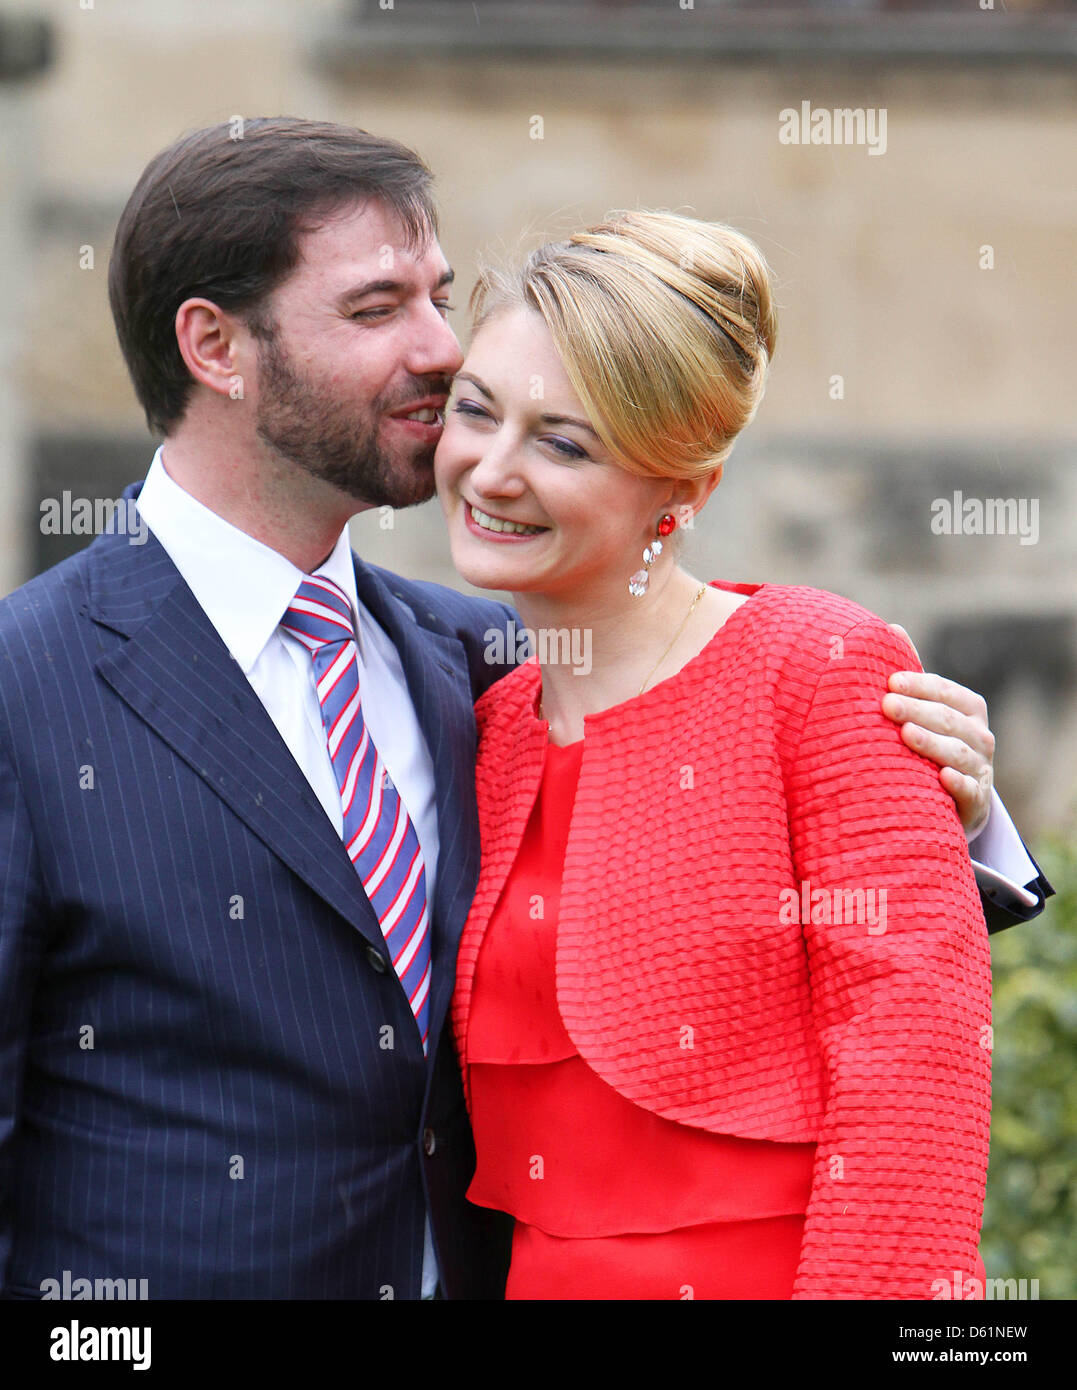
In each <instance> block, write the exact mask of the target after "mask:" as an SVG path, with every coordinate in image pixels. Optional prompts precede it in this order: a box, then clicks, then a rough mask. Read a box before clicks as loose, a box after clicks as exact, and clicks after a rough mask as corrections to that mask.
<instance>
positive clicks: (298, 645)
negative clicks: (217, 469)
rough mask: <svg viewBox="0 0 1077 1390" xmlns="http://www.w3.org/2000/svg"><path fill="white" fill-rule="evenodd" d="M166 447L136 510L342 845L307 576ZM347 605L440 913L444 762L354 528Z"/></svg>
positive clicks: (342, 582)
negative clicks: (199, 495) (182, 479)
mask: <svg viewBox="0 0 1077 1390" xmlns="http://www.w3.org/2000/svg"><path fill="white" fill-rule="evenodd" d="M163 450H164V446H163V445H162V446H161V448H159V449H158V450H157V452H156V454H154V456H153V462H152V463H151V464H150V469H149V472H148V473H147V475H146V481H145V482H144V483H143V485H142V491H141V492H140V493H139V495H138V500H137V502H136V506H137V507H138V510H139V513H140V515H141V516H142V518H143V520H144V521H145V523H146V525H147V526H148V527H149V529H150V530H151V531H152V532H153V534H154V536H155V537H156V538H157V540H158V541H159V542H160V543H161V545H162V546H163V547H164V549H165V551H166V552H167V554H168V556H169V559H171V561H172V563H173V564H174V565H175V566H176V568H177V569H178V570H179V572H180V574H181V575H182V576H183V578H184V580H185V581H186V583H187V585H188V587H189V588H190V590H191V592H192V593H193V594H194V596H195V598H196V599H197V600H198V603H199V605H200V606H201V608H202V609H203V611H204V612H205V614H206V617H207V618H209V620H210V622H211V623H212V624H213V626H214V627H215V628H216V630H217V632H218V633H219V634H220V637H221V640H222V641H223V642H224V644H225V646H226V647H227V648H228V650H229V651H230V652H231V654H232V656H233V657H235V659H236V661H237V662H238V663H239V665H240V668H241V670H242V671H243V674H244V675H245V676H246V677H247V679H248V680H249V681H250V683H251V686H252V688H253V690H254V692H255V694H256V695H257V696H258V698H259V699H260V700H261V702H262V704H263V705H264V706H265V709H266V712H267V713H268V715H269V717H270V718H271V719H272V720H273V723H274V724H275V725H276V726H277V729H278V731H279V732H280V736H281V738H282V739H283V740H284V742H285V744H286V745H287V746H288V750H289V752H290V753H291V755H292V757H293V758H294V759H295V761H296V762H297V763H298V764H299V767H300V768H301V770H302V772H303V775H304V776H305V777H306V779H307V781H308V782H309V783H310V785H311V788H312V789H313V791H314V794H315V795H316V796H317V798H318V800H319V801H320V802H321V804H322V807H323V808H324V810H325V814H326V815H327V816H328V817H329V819H330V821H331V822H332V824H333V829H334V830H335V831H336V833H337V834H338V835H339V836H341V838H343V834H344V813H343V807H342V805H341V800H340V788H339V786H338V785H337V779H336V774H335V773H334V771H333V765H332V762H331V761H330V758H329V748H328V746H327V743H326V736H325V726H324V725H323V723H322V711H321V705H320V703H319V700H318V692H317V688H316V684H315V678H314V663H313V662H312V660H311V657H310V652H309V651H308V650H307V648H306V647H305V646H304V645H303V644H302V642H300V641H299V640H298V639H297V638H295V637H293V636H292V635H291V634H290V633H288V632H285V631H284V629H283V628H282V627H281V626H280V621H281V619H282V618H283V617H284V613H285V610H286V609H287V608H288V606H289V604H290V603H291V601H292V599H293V598H294V597H295V594H296V590H297V589H298V588H299V585H300V584H301V583H302V582H303V580H304V579H305V578H306V577H307V576H306V575H305V574H304V573H303V571H302V570H299V569H297V568H296V567H295V565H293V564H292V562H291V561H290V560H287V559H285V557H284V556H283V555H281V554H280V553H279V552H278V551H276V550H272V549H271V548H270V547H269V546H267V545H263V544H262V542H261V541H257V540H255V539H254V537H253V536H249V535H247V533H246V532H245V531H241V530H239V529H238V528H237V527H235V526H233V525H232V524H231V523H230V522H227V521H225V520H224V518H223V517H220V516H218V515H217V513H216V512H213V511H210V509H209V508H208V507H206V506H204V505H203V503H201V502H199V501H198V500H197V499H196V498H194V497H192V496H191V494H190V493H189V492H186V491H185V490H184V489H183V488H182V487H180V485H179V484H178V483H177V482H176V481H175V480H174V479H173V478H171V477H170V476H169V474H168V472H167V470H166V468H165V464H164V452H163ZM315 573H316V574H320V575H324V576H325V577H326V578H327V579H331V580H332V581H333V582H334V583H335V584H336V585H337V586H338V587H339V588H340V589H342V590H343V592H344V594H345V595H346V596H347V599H348V602H349V603H350V604H351V607H352V613H353V615H354V618H355V623H356V646H357V648H358V662H359V688H360V690H361V691H362V700H363V719H364V720H365V722H366V726H367V728H368V729H369V731H370V737H371V738H372V739H373V741H374V745H375V747H376V748H377V750H378V752H379V753H380V754H381V757H382V761H383V762H384V764H385V767H386V769H387V771H388V773H389V777H390V779H391V780H392V782H393V784H394V786H395V787H396V789H397V791H398V792H399V793H400V797H401V800H402V801H403V803H404V805H405V807H406V808H407V812H408V815H409V816H410V817H411V822H412V824H413V825H414V827H415V834H416V836H417V838H418V841H419V847H420V849H421V850H422V856H423V863H424V865H425V867H426V890H427V901H428V902H429V903H430V904H433V899H434V881H435V874H436V872H437V860H438V823H437V805H436V800H435V791H434V765H433V761H432V760H431V757H430V751H429V749H428V748H427V746H426V740H425V739H424V737H423V733H422V730H421V728H420V727H419V720H418V717H417V715H416V713H415V707H414V706H413V704H412V702H411V695H410V692H409V691H408V685H407V681H406V680H405V678H404V670H403V667H402V666H401V664H400V656H399V654H398V653H397V650H396V648H395V646H394V645H393V643H392V641H391V640H390V639H389V636H388V634H387V633H386V632H385V631H384V630H383V629H382V628H381V627H380V626H379V625H378V623H377V622H376V621H375V620H374V618H373V617H372V616H371V615H370V613H369V612H368V611H367V610H366V608H364V607H363V605H362V604H361V603H360V602H359V600H358V598H357V596H356V592H355V570H354V568H353V565H352V554H351V544H350V542H349V539H348V528H347V527H346V526H345V527H344V529H343V530H342V531H341V533H340V536H339V537H338V539H337V543H336V545H335V546H334V547H333V551H332V554H331V555H330V556H329V558H328V559H327V560H326V561H325V563H324V564H322V565H320V566H319V567H318V569H317V570H316V571H315ZM436 1283H437V1267H436V1263H435V1260H434V1253H433V1241H432V1239H431V1235H430V1222H429V1220H427V1223H426V1233H425V1243H424V1250H423V1281H422V1293H423V1297H424V1298H429V1297H431V1296H432V1294H433V1292H434V1288H435V1285H436Z"/></svg>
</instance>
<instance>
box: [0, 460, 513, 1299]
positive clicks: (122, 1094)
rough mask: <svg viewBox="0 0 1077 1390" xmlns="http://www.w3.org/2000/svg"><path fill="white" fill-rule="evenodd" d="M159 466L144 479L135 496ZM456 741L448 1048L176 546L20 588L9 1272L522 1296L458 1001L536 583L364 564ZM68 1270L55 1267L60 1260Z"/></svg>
mask: <svg viewBox="0 0 1077 1390" xmlns="http://www.w3.org/2000/svg"><path fill="white" fill-rule="evenodd" d="M137 492H138V486H137V485H135V486H132V487H130V488H128V489H127V491H126V492H125V494H124V495H125V497H130V496H137ZM355 567H356V580H357V586H358V595H359V598H360V600H361V602H362V603H363V604H365V605H366V607H367V608H368V609H369V611H370V612H371V613H372V614H373V615H374V617H375V618H376V619H377V621H378V622H379V623H381V624H382V626H383V627H384V628H385V630H386V631H387V632H388V633H389V635H390V637H391V638H392V640H393V642H394V644H395V646H396V648H397V650H398V652H399V653H400V657H401V661H402V664H403V668H404V672H405V675H406V678H407V681H408V686H409V689H410V692H411V696H412V699H413V701H414V704H415V708H416V711H417V713H418V717H419V722H420V725H421V727H422V730H423V734H424V736H425V738H426V740H427V743H428V746H429V749H430V753H431V756H432V759H433V764H434V775H435V780H436V796H437V813H438V829H439V836H440V843H441V848H440V855H439V872H438V874H437V881H436V887H435V896H434V901H433V904H432V914H431V916H432V943H431V949H432V959H433V970H434V974H433V987H432V998H431V1028H430V1059H429V1062H427V1060H426V1059H424V1057H423V1053H422V1048H421V1045H420V1042H419V1037H418V1032H417V1030H416V1028H415V1025H414V1020H413V1018H412V1016H411V1012H410V1009H409V1008H408V1004H407V1000H406V998H405V996H404V992H403V989H402V988H401V986H400V983H399V981H398V979H397V976H396V973H395V971H394V970H393V969H392V967H391V965H390V964H389V963H388V962H387V960H386V956H385V951H384V940H383V937H382V934H381V930H380V927H379V924H378V921H377V918H376V917H375V915H374V912H373V910H372V909H371V907H370V905H369V903H368V901H367V899H366V897H365V895H364V893H363V891H362V888H361V885H360V883H359V879H358V876H357V874H356V873H355V869H354V868H353V866H352V864H351V862H350V860H349V858H348V856H347V854H346V852H345V850H344V847H343V845H342V843H341V840H340V837H339V836H338V835H337V834H336V833H335V831H334V829H333V826H332V825H331V823H330V821H329V819H328V818H327V817H326V815H325V812H324V811H323V809H322V807H321V806H320V804H319V803H318V801H317V798H316V797H315V795H314V793H313V791H312V790H311V788H310V786H309V784H308V783H307V780H306V778H305V777H304V775H303V773H302V771H301V770H300V768H299V767H298V766H297V764H296V763H295V761H294V760H293V758H292V756H291V754H290V753H289V751H288V749H287V747H286V745H285V744H284V742H283V740H282V739H281V738H280V735H279V734H278V732H277V730H276V728H275V727H274V725H273V723H272V720H271V719H270V717H269V715H268V714H267V713H266V711H265V709H264V707H263V706H262V704H261V702H260V701H259V699H258V697H257V696H256V695H255V693H254V691H253V690H252V689H251V686H250V684H249V683H248V681H247V680H246V678H245V677H244V675H243V672H242V670H241V669H240V667H239V665H238V664H237V663H236V662H235V661H234V660H233V658H232V657H231V655H230V654H229V652H228V650H227V649H226V647H225V646H224V644H223V642H222V641H221V639H220V637H219V636H218V634H217V632H216V630H215V629H214V628H213V626H212V624H211V623H210V621H209V619H208V618H207V617H206V615H205V613H204V612H203V610H202V609H201V607H200V606H199V605H198V603H197V602H196V600H195V599H194V596H193V595H192V593H191V591H190V589H189V588H188V587H187V585H186V583H185V582H184V581H183V579H182V578H181V577H180V575H179V572H178V571H177V569H176V568H175V566H174V565H173V563H172V561H171V560H170V559H169V557H168V555H167V554H166V552H165V551H164V550H163V548H162V547H161V546H160V544H159V543H158V542H157V540H156V539H155V538H154V537H153V536H152V534H151V535H150V536H149V537H148V539H147V540H146V542H145V543H144V544H143V545H134V544H130V543H129V542H128V540H127V538H126V537H124V536H121V535H105V536H101V537H99V538H98V539H97V540H96V541H95V542H94V543H93V544H92V545H91V546H90V547H89V548H88V549H87V550H85V551H83V552H81V553H80V554H79V555H77V556H75V557H73V558H72V559H70V560H68V561H65V562H64V563H63V564H61V565H58V566H57V567H56V568H54V569H52V570H50V571H48V572H47V573H45V574H43V575H41V576H39V577H38V578H37V579H35V580H32V581H31V582H30V583H29V584H27V585H25V586H24V587H23V588H21V589H19V590H18V591H17V592H15V593H14V594H12V595H11V596H10V597H9V598H7V599H6V600H5V601H4V602H3V603H0V854H2V855H3V859H4V864H3V889H2V899H0V1284H2V1287H3V1290H4V1294H5V1296H6V1297H13V1296H14V1297H18V1296H23V1297H33V1296H40V1290H41V1285H42V1281H44V1280H48V1279H55V1280H57V1281H61V1282H62V1281H63V1278H64V1271H68V1272H69V1276H70V1279H71V1280H74V1279H87V1278H88V1279H119V1278H122V1279H133V1280H142V1279H145V1280H147V1281H148V1282H147V1286H146V1287H147V1292H148V1296H149V1297H150V1298H151V1299H153V1298H207V1299H208V1298H214V1299H223V1298H319V1299H321V1298H374V1299H377V1298H386V1297H395V1298H416V1297H418V1296H419V1293H420V1276H421V1266H422V1252H423V1226H424V1217H425V1213H426V1208H427V1198H428V1199H429V1209H430V1214H431V1222H432V1229H433V1234H434V1239H435V1244H436V1247H437V1253H438V1257H439V1265H440V1270H441V1278H442V1286H443V1289H444V1292H445V1294H446V1296H447V1297H457V1298H467V1297H494V1296H499V1295H500V1293H501V1291H502V1289H503V1285H504V1275H505V1269H506V1267H507V1236H508V1225H507V1221H506V1220H505V1219H504V1218H500V1217H498V1216H497V1215H496V1214H494V1213H489V1212H484V1211H481V1210H479V1209H477V1208H474V1207H471V1206H470V1205H469V1204H467V1203H466V1202H465V1201H464V1196H463V1194H464V1191H465V1189H466V1186H467V1183H468V1181H469V1180H470V1177H471V1173H472V1170H473V1167H474V1152H473V1148H472V1143H471V1137H470V1131H469V1127H468V1124H467V1118H466V1111H465V1107H464V1102H463V1096H462V1092H461V1085H460V1079H459V1069H458V1065H457V1061H456V1058H455V1054H454V1051H453V1047H452V1041H451V1034H450V1030H449V1029H448V1028H447V1027H445V1026H444V1022H445V1015H446V1009H447V1005H448V1001H449V997H450V995H451V991H452V983H453V973H454V966H455V956H456V947H457V942H458V938H459V935H460V931H461V928H462V926H463V922H464V919H465V917H466V914H467V910H468V907H469V904H470V901H471V896H472V892H473V889H474V885H475V882H476V878H477V874H478V865H479V840H478V827H477V821H476V814H475V803H474V781H473V779H474V757H475V728H474V716H473V703H474V700H475V698H476V696H477V695H479V694H480V693H481V692H482V691H483V690H484V689H485V688H486V687H487V686H488V685H489V684H490V683H491V682H492V681H493V680H495V679H497V678H498V677H499V676H500V675H501V674H503V672H504V670H505V669H506V667H505V666H503V665H498V664H496V663H494V662H490V661H488V660H487V659H486V657H487V655H488V653H487V652H486V651H485V645H486V644H485V642H484V636H483V634H484V632H485V631H486V630H487V629H490V628H500V629H502V630H503V629H504V625H505V623H506V620H507V618H508V617H509V616H511V610H509V609H507V608H505V607H504V606H503V605H501V604H498V603H494V602H491V601H488V600H483V599H474V598H468V597H465V596H464V595H461V594H458V593H456V592H454V591H452V590H449V589H445V588H442V587H441V586H438V585H435V584H426V583H414V582H409V581H407V580H404V579H400V578H398V577H396V576H394V575H391V574H389V573H387V572H385V571H382V570H379V569H377V568H376V567H374V566H371V565H365V564H363V563H362V562H360V561H359V560H358V559H357V560H356V562H355ZM50 1287H51V1286H50Z"/></svg>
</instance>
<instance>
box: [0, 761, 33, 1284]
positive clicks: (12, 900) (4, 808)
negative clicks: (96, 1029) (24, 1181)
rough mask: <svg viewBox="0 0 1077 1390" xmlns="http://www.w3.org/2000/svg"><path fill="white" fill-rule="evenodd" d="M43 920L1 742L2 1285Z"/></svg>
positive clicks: (21, 809) (22, 809) (22, 808)
mask: <svg viewBox="0 0 1077 1390" xmlns="http://www.w3.org/2000/svg"><path fill="white" fill-rule="evenodd" d="M42 925H43V922H42V914H41V894H40V877H39V873H38V867H37V854H36V850H35V848H34V842H33V837H32V834H31V830H30V821H29V815H28V812H27V809H26V804H25V802H24V800H23V796H22V788H21V787H20V786H19V783H18V780H17V778H16V776H15V773H14V770H13V768H12V766H11V762H10V760H9V759H8V756H7V754H6V752H5V750H4V748H3V746H2V745H0V1290H2V1289H3V1288H4V1287H5V1285H6V1282H7V1271H8V1264H9V1260H10V1257H11V1248H12V1244H13V1235H14V1224H15V1212H14V1210H13V1207H12V1198H11V1193H12V1187H13V1177H14V1172H15V1159H16V1145H17V1144H18V1136H19V1122H20V1117H21V1110H22V1089H23V1074H24V1071H25V1067H26V1055H27V1050H28V1043H29V1036H30V1019H31V1011H32V1008H33V998H34V984H35V980H36V978H37V973H38V967H39V962H40V956H41V951H42V944H41V942H42V935H43V933H42V931H41V928H42Z"/></svg>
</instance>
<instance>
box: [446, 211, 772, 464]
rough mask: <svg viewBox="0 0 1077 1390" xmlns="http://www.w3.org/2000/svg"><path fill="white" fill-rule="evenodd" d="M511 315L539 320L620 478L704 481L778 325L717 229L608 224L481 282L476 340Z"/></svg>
mask: <svg viewBox="0 0 1077 1390" xmlns="http://www.w3.org/2000/svg"><path fill="white" fill-rule="evenodd" d="M516 306H523V307H527V308H530V309H534V310H536V311H537V312H538V313H539V314H540V315H541V316H542V318H543V320H544V321H545V323H546V326H547V327H548V328H549V330H550V334H551V336H552V338H553V341H554V345H555V347H556V349H557V353H558V356H559V357H560V359H561V362H562V364H563V365H564V368H565V372H566V374H567V376H568V378H569V380H570V381H571V383H572V386H573V389H574V390H575V392H576V394H577V396H578V397H579V399H580V401H581V403H582V404H583V406H584V408H585V410H586V411H587V414H588V416H589V417H590V419H591V422H592V424H593V425H594V427H595V430H596V431H597V432H598V434H599V436H600V438H601V439H602V441H603V443H604V444H605V445H606V446H607V448H609V449H610V451H611V452H612V453H613V454H614V455H615V457H617V459H618V461H619V462H620V463H621V465H622V466H623V467H624V468H626V469H627V470H628V471H629V472H633V473H639V474H643V475H646V476H651V477H669V478H678V479H694V478H699V477H703V476H705V475H706V474H708V473H710V472H711V471H712V470H713V469H715V468H716V467H717V466H718V465H719V464H721V463H724V462H725V460H726V458H727V457H728V455H729V452H730V450H731V449H732V447H733V442H734V440H735V439H736V437H737V435H738V434H739V433H740V432H741V430H742V429H744V427H745V426H746V425H747V424H749V422H750V421H751V419H752V417H753V415H754V414H755V412H756V410H757V408H758V406H759V402H760V401H761V400H762V398H763V388H764V384H765V379H766V373H767V367H768V366H769V364H770V360H771V358H772V357H773V355H774V348H775V343H776V340H777V328H778V325H777V318H776V314H775V309H774V303H773V298H772V292H771V281H770V272H769V270H768V268H767V265H766V262H765V261H764V259H763V256H762V254H761V253H760V251H759V250H758V248H757V247H756V246H755V245H754V244H753V243H752V242H751V241H749V240H748V238H747V237H746V236H743V235H742V234H741V233H740V232H738V231H736V230H734V228H732V227H727V226H725V225H724V224H723V223H720V222H701V221H698V220H697V219H696V218H692V217H683V216H680V215H679V214H676V213H671V212H628V211H625V212H612V213H608V214H607V215H606V217H605V218H604V219H603V221H602V222H600V223H599V224H598V225H597V226H595V227H589V228H588V229H587V230H586V231H583V232H576V233H574V234H573V235H572V236H570V237H569V238H568V240H567V241H556V242H547V243H546V244H545V245H544V246H540V247H539V248H538V249H537V250H535V251H533V252H532V253H531V255H530V256H528V257H527V259H526V261H525V262H524V263H523V265H522V266H520V268H519V269H518V270H515V271H506V270H503V269H498V268H493V267H484V268H483V269H482V270H481V271H480V274H479V279H478V281H477V283H476V285H475V288H474V290H473V291H472V295H471V311H472V316H473V323H474V327H475V328H476V329H478V328H479V327H480V326H481V325H482V324H483V323H484V322H485V321H486V320H487V319H489V318H491V317H492V316H493V315H495V314H496V313H498V312H500V311H501V310H502V309H505V308H513V307H516Z"/></svg>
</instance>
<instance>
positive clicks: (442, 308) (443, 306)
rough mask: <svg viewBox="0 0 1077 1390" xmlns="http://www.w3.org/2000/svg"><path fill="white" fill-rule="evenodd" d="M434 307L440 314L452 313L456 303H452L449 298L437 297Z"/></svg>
mask: <svg viewBox="0 0 1077 1390" xmlns="http://www.w3.org/2000/svg"><path fill="white" fill-rule="evenodd" d="M434 308H435V309H436V310H437V311H438V313H439V314H442V315H444V314H451V313H452V312H453V310H454V309H455V308H456V305H455V304H450V303H449V301H448V300H447V299H435V300H434Z"/></svg>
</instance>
